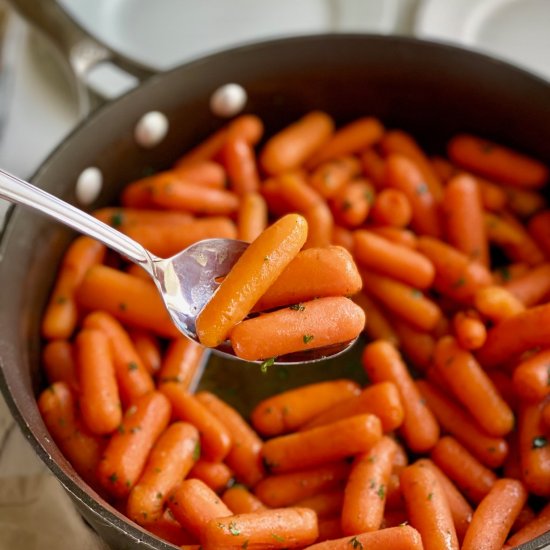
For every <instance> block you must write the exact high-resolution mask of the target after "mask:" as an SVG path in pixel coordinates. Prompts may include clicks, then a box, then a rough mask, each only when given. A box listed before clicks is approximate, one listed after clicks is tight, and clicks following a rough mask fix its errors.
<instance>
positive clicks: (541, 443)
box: [531, 435, 548, 449]
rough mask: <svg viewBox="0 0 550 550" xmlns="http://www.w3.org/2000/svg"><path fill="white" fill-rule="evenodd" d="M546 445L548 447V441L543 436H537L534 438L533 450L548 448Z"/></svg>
mask: <svg viewBox="0 0 550 550" xmlns="http://www.w3.org/2000/svg"><path fill="white" fill-rule="evenodd" d="M546 445H548V439H547V438H546V437H544V436H543V435H537V437H533V443H532V444H531V448H532V449H542V448H543V447H546Z"/></svg>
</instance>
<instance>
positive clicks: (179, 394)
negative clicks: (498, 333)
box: [159, 382, 231, 461]
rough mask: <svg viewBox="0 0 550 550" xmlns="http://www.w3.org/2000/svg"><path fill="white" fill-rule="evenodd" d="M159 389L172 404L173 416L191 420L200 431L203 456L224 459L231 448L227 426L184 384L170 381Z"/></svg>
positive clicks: (218, 459) (186, 420) (187, 420)
mask: <svg viewBox="0 0 550 550" xmlns="http://www.w3.org/2000/svg"><path fill="white" fill-rule="evenodd" d="M159 390H160V391H161V392H162V393H163V394H164V395H165V396H166V397H168V400H169V401H170V404H171V405H172V417H173V418H176V419H177V420H183V421H184V422H189V423H190V424H192V425H193V426H195V428H197V430H198V431H199V433H200V445H201V456H203V455H204V457H205V458H207V459H209V460H213V461H222V460H223V459H224V458H225V457H226V456H227V453H229V450H230V449H231V434H230V433H229V431H228V430H227V428H226V427H225V426H224V425H223V424H222V423H221V422H220V421H219V420H218V419H217V418H216V417H215V416H214V415H213V414H212V413H211V412H210V411H209V410H208V409H207V408H206V407H205V406H204V405H203V404H202V403H201V402H200V401H198V400H197V399H196V398H195V396H194V395H192V394H190V393H189V392H188V391H187V390H186V389H185V388H184V387H183V386H182V384H180V383H178V382H168V383H165V384H162V386H161V387H160V388H159Z"/></svg>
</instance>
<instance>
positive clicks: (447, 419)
mask: <svg viewBox="0 0 550 550" xmlns="http://www.w3.org/2000/svg"><path fill="white" fill-rule="evenodd" d="M416 386H417V387H418V389H419V390H420V393H421V394H422V397H423V398H424V399H425V400H426V403H427V405H428V407H429V409H430V410H431V411H432V412H433V414H434V415H435V417H436V418H437V420H438V422H439V424H440V425H441V428H442V429H443V430H445V431H446V432H448V433H450V434H451V435H453V436H454V437H455V438H456V439H457V440H458V441H459V442H460V443H462V445H464V446H465V447H466V448H467V449H468V450H469V451H470V452H471V453H472V454H473V455H474V456H475V457H476V458H477V459H478V460H480V461H481V462H483V464H485V465H486V466H489V467H490V468H498V467H499V466H502V464H503V462H504V460H505V458H506V455H507V454H508V445H507V443H506V441H505V440H504V439H502V438H498V437H490V436H488V435H487V434H486V433H485V432H483V431H482V430H481V429H480V428H479V426H478V424H477V422H475V421H474V419H473V418H472V417H471V416H470V415H468V414H467V413H466V412H465V411H464V410H463V409H462V408H460V407H459V406H458V405H457V404H456V403H455V402H453V401H452V400H451V399H450V398H449V397H448V396H446V395H445V394H444V393H443V392H442V391H440V390H438V389H437V388H436V387H435V386H434V385H433V384H431V383H430V382H427V381H425V380H418V381H417V382H416Z"/></svg>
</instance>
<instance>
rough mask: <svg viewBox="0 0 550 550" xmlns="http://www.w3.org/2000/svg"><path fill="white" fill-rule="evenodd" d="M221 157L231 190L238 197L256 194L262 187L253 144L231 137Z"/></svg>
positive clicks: (240, 138)
mask: <svg viewBox="0 0 550 550" xmlns="http://www.w3.org/2000/svg"><path fill="white" fill-rule="evenodd" d="M221 156H222V157H223V159H224V165H225V168H226V170H227V175H228V177H229V185H230V187H231V190H232V191H234V192H235V193H237V195H244V194H245V193H255V192H257V191H258V189H259V187H260V176H259V175H258V168H257V166H256V156H255V154H254V149H253V148H252V146H251V144H250V143H249V142H248V141H247V140H246V139H244V138H242V137H238V136H237V137H235V136H232V135H230V136H229V137H228V139H227V141H226V143H225V145H224V147H223V150H222V152H221Z"/></svg>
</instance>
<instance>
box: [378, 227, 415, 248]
mask: <svg viewBox="0 0 550 550" xmlns="http://www.w3.org/2000/svg"><path fill="white" fill-rule="evenodd" d="M369 231H371V232H372V233H376V234H377V235H379V236H380V237H383V238H384V239H386V240H387V241H391V242H392V243H396V244H401V245H403V246H407V247H409V248H413V249H415V248H416V243H417V241H418V238H417V236H416V234H415V233H413V232H412V231H409V230H408V229H401V228H399V227H391V226H385V227H370V228H369Z"/></svg>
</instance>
